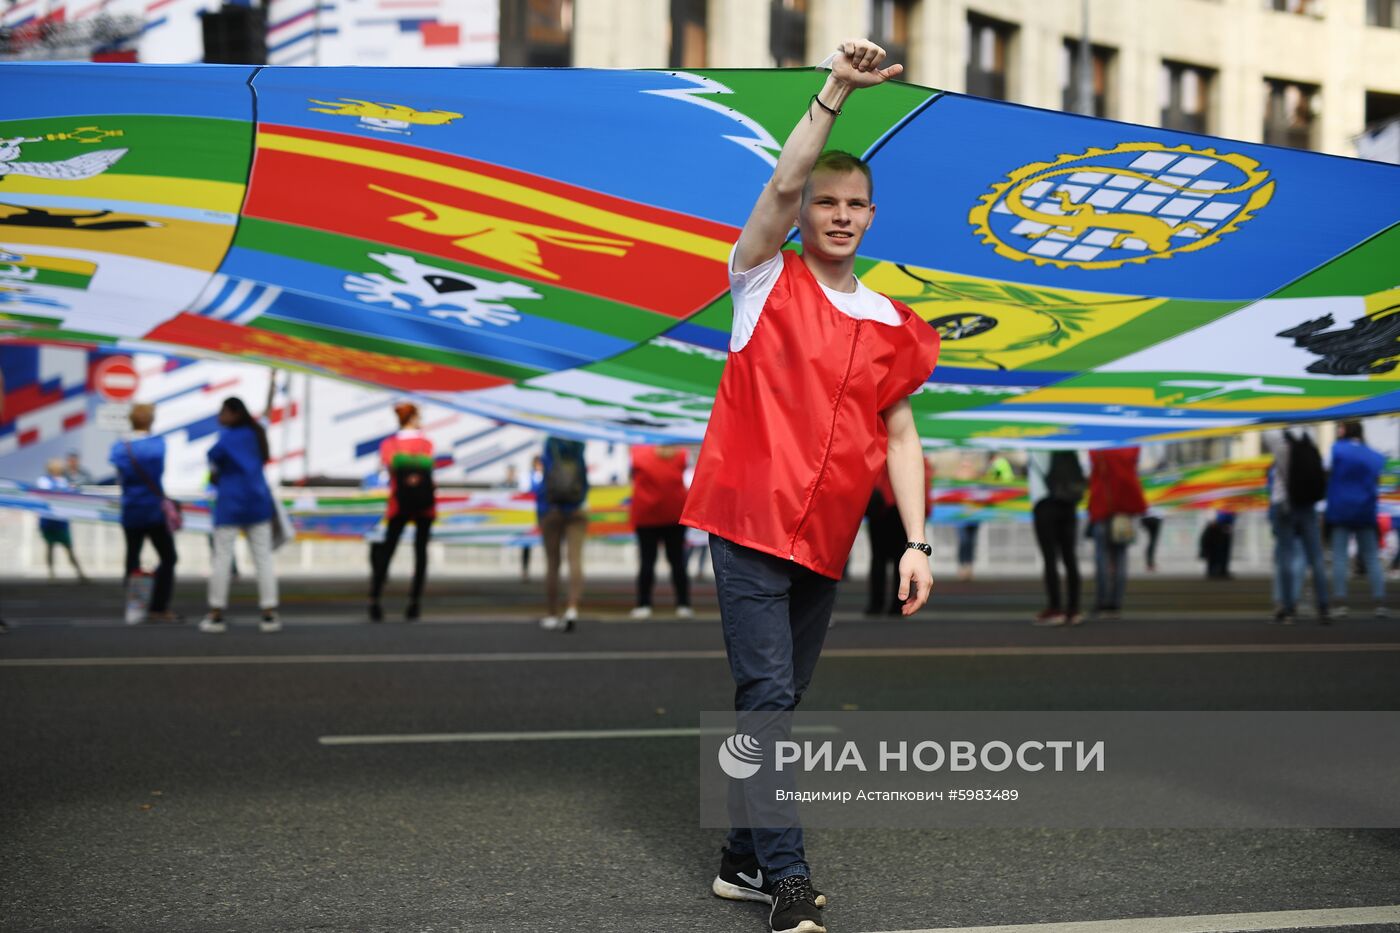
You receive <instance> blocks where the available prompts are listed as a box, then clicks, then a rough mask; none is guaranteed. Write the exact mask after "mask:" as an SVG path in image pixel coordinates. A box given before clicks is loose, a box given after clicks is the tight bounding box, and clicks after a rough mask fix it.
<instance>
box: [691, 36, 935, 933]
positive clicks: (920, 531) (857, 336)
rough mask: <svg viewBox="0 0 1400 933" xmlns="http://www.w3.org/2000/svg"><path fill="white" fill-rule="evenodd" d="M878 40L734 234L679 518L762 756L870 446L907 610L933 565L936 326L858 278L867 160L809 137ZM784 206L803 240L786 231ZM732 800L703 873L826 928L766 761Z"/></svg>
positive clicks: (781, 726)
mask: <svg viewBox="0 0 1400 933" xmlns="http://www.w3.org/2000/svg"><path fill="white" fill-rule="evenodd" d="M884 57H885V53H884V50H882V49H881V48H879V47H878V46H877V45H875V44H874V43H871V42H868V41H865V40H848V41H846V42H843V43H842V44H841V46H840V49H839V51H838V52H837V54H836V55H835V57H834V59H833V62H834V64H833V70H832V72H831V74H830V75H829V76H828V77H827V79H826V83H825V84H824V86H823V87H822V88H821V90H820V91H819V92H818V93H817V94H815V95H813V97H812V98H811V99H810V100H809V101H808V103H807V106H806V108H805V110H804V112H803V114H802V115H801V116H800V117H799V118H798V121H797V125H796V127H795V128H794V129H793V131H792V134H791V135H790V136H788V138H787V142H786V144H785V145H784V146H783V149H782V152H781V154H780V155H779V157H778V160H777V164H776V166H775V167H774V170H773V176H772V178H771V180H770V181H769V182H768V183H767V185H765V187H764V188H763V190H762V192H761V193H760V194H759V197H758V201H757V203H756V204H755V205H754V208H753V212H752V213H751V214H750V215H749V218H748V220H747V222H746V223H745V224H744V228H743V231H742V232H741V233H740V235H739V240H738V242H737V244H736V245H735V247H734V250H733V252H732V253H731V254H730V262H729V280H730V292H731V296H732V298H733V307H734V315H733V330H732V333H731V335H730V341H729V356H728V359H727V362H726V363H725V368H724V374H723V376H722V377H721V380H720V385H719V391H718V393H717V395H716V398H715V406H714V410H713V412H712V414H711V416H710V422H709V426H708V428H707V430H706V433H705V441H704V445H703V447H702V449H701V451H700V458H699V462H698V463H697V465H696V469H695V477H694V481H693V482H692V484H691V489H690V496H689V497H688V499H687V500H686V509H685V513H684V514H683V516H682V519H681V520H682V523H683V524H686V525H689V526H691V527H695V528H701V529H703V530H705V531H708V532H709V533H710V546H711V550H712V552H713V556H714V570H715V584H716V588H717V591H718V595H719V607H720V619H721V628H722V629H723V631H724V638H725V649H726V652H727V654H728V657H729V664H730V670H731V673H732V674H733V677H734V682H735V709H736V711H738V723H737V728H738V731H739V732H742V733H744V734H745V735H747V736H749V737H751V738H752V739H753V740H755V741H757V742H758V743H759V746H760V747H761V748H763V749H765V751H764V755H765V757H766V758H767V759H768V760H769V761H770V762H771V760H772V759H771V750H772V749H773V747H774V745H773V743H774V742H776V741H780V740H783V739H785V737H786V736H788V735H790V731H789V729H788V725H787V722H786V719H785V716H786V714H787V713H790V712H791V711H792V710H794V709H795V708H796V707H797V705H798V703H799V702H800V701H801V699H802V695H803V693H804V692H805V691H806V689H807V686H808V684H809V683H810V682H811V679H812V674H813V671H814V670H815V667H816V662H817V658H818V656H819V655H820V653H821V649H822V643H823V640H824V639H825V637H826V632H827V628H828V626H829V625H830V622H831V611H832V606H833V604H834V601H835V598H836V587H837V583H838V581H839V579H840V577H841V573H842V569H843V567H844V566H845V563H846V559H847V557H848V555H849V553H850V549H851V544H852V542H853V541H854V540H855V536H856V534H857V533H858V532H859V530H860V521H861V516H862V511H863V509H864V507H865V504H866V503H867V502H868V501H869V498H870V493H871V491H872V489H873V488H874V485H875V480H876V476H877V474H878V471H879V459H878V456H877V454H876V453H875V452H877V451H880V450H881V449H883V450H884V451H885V453H886V457H887V460H888V465H889V471H890V478H891V481H892V485H893V492H894V497H895V499H896V501H897V502H898V503H899V512H900V516H901V518H902V520H903V523H904V528H905V532H906V549H905V551H904V556H903V558H902V559H901V561H900V566H899V573H900V589H899V596H900V598H901V599H904V600H906V601H905V602H904V609H903V611H904V613H905V615H910V614H912V613H914V612H916V611H917V610H918V609H919V608H920V607H921V606H922V605H923V604H924V602H925V600H927V598H928V593H929V589H930V587H931V585H932V577H931V575H930V573H929V564H928V557H927V554H928V553H929V552H930V551H931V548H930V547H929V546H928V544H927V542H926V541H925V540H924V538H925V535H924V503H923V493H924V489H923V476H924V472H923V452H922V449H921V446H920V443H919V436H918V433H917V431H916V429H915V425H914V418H913V414H912V409H911V408H910V405H909V401H908V396H909V395H910V394H911V393H912V392H914V391H916V390H917V389H918V388H919V387H921V386H922V385H923V384H924V382H925V381H926V380H927V379H928V376H929V373H930V372H931V371H932V369H933V366H934V362H935V360H936V358H937V352H938V339H937V335H936V332H935V331H934V330H933V329H932V328H930V327H929V326H928V325H927V324H926V323H925V322H924V321H922V320H921V319H920V318H919V317H918V316H917V315H915V314H914V313H913V312H912V311H910V309H909V308H908V307H907V306H904V305H902V304H897V303H895V302H893V301H891V300H890V299H889V298H887V297H885V296H884V295H880V294H878V293H876V292H874V291H872V290H870V289H869V288H868V287H866V286H865V285H864V284H863V283H861V282H860V281H859V279H857V278H856V276H855V270H854V266H855V259H856V254H857V251H858V249H859V247H860V241H861V238H862V236H863V235H864V234H865V231H866V229H867V228H868V227H869V225H870V222H871V219H872V218H873V216H874V214H875V207H874V204H873V200H872V187H873V186H872V182H871V178H870V169H869V166H867V165H866V164H865V163H864V162H862V161H861V160H859V159H857V158H856V157H854V156H852V155H849V154H847V153H842V152H826V153H823V152H822V147H823V146H824V145H825V143H826V141H827V139H828V136H829V134H830V132H831V129H832V127H833V125H834V124H835V121H836V120H837V118H838V116H839V115H840V113H841V112H842V109H843V107H844V106H846V105H848V104H849V103H850V101H849V100H848V97H849V96H850V95H851V93H852V92H853V91H854V90H856V89H857V88H862V87H870V86H873V85H876V84H880V83H882V82H884V81H885V80H886V79H887V78H893V77H895V76H896V75H898V74H899V73H900V71H901V70H902V67H901V66H899V65H893V66H890V67H889V68H881V63H882V60H883V59H884ZM794 221H796V223H797V227H798V230H799V232H800V235H801V240H802V252H801V253H800V254H799V253H797V252H795V251H785V250H783V249H782V247H783V244H784V243H785V241H786V240H787V238H788V231H789V230H790V229H791V228H792V226H793V223H794ZM794 348H800V349H801V352H800V353H798V352H794ZM778 777H779V778H784V779H786V778H790V777H791V774H790V773H788V774H786V775H778ZM729 800H730V817H731V821H732V822H731V825H732V827H733V828H732V829H731V831H730V833H729V837H728V840H727V843H726V846H725V848H724V850H723V852H722V854H721V858H720V867H719V873H718V875H717V876H716V877H715V879H714V881H713V882H712V883H711V890H713V892H714V893H715V894H717V895H719V896H720V897H725V898H734V899H740V900H757V901H764V902H770V903H771V904H772V907H771V912H770V914H769V924H770V926H771V927H772V929H773V930H783V931H787V930H801V931H814V933H820V931H824V930H825V926H823V924H822V920H821V913H820V911H819V910H818V908H819V907H820V906H821V904H822V903H824V898H822V897H821V895H819V894H818V892H817V891H816V890H815V889H814V888H813V887H812V883H811V870H810V868H809V866H808V863H807V860H806V853H805V846H804V843H803V833H802V829H801V827H800V824H799V823H798V822H797V814H796V811H795V806H791V805H790V804H782V803H776V804H775V798H774V795H773V788H772V787H771V785H769V784H768V783H767V782H766V781H765V780H751V781H737V780H736V781H731V783H730V798H729ZM770 815H771V816H772V818H773V819H778V820H780V822H773V821H770ZM759 827H770V828H759ZM771 827H787V828H771Z"/></svg>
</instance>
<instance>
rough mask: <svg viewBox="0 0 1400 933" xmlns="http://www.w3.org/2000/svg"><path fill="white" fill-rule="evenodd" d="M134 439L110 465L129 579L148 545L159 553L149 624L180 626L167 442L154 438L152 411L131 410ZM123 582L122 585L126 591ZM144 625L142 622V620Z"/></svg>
mask: <svg viewBox="0 0 1400 933" xmlns="http://www.w3.org/2000/svg"><path fill="white" fill-rule="evenodd" d="M128 417H129V418H130V419H131V434H130V435H129V436H127V437H125V438H123V439H121V440H119V441H117V442H116V443H115V444H113V445H112V452H111V453H110V454H109V455H108V460H109V461H110V462H111V464H112V466H113V467H115V468H116V471H117V482H118V483H120V484H121V488H122V495H121V503H122V504H121V510H122V533H123V534H124V535H125V536H126V577H127V578H130V577H131V575H132V574H133V573H135V572H136V571H137V570H138V569H139V568H140V567H141V549H142V547H144V546H145V543H146V542H147V541H150V542H151V546H152V547H154V548H155V549H156V554H157V555H158V556H159V558H160V563H158V564H157V565H156V572H155V580H154V582H153V585H152V587H151V601H150V603H149V604H148V605H147V608H146V618H145V621H147V622H178V621H179V617H178V616H176V615H175V614H174V613H173V612H171V611H170V597H171V595H172V594H173V593H174V592H175V563H176V561H177V560H179V555H178V554H177V553H176V551H175V535H174V533H173V532H171V530H170V527H169V525H168V524H167V523H166V518H165V512H164V505H163V502H164V500H165V487H164V486H163V479H164V475H165V438H163V437H155V436H153V435H152V434H151V425H152V424H154V423H155V418H156V408H155V406H154V405H147V404H138V405H133V406H131V413H130V415H129V416H128ZM125 582H126V581H125V580H123V585H125ZM138 621H140V620H138Z"/></svg>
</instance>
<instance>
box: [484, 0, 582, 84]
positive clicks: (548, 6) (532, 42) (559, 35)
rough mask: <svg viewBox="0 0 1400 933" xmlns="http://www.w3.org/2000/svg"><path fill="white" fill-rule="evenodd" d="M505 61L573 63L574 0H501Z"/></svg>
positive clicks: (538, 64)
mask: <svg viewBox="0 0 1400 933" xmlns="http://www.w3.org/2000/svg"><path fill="white" fill-rule="evenodd" d="M500 33H501V39H500V42H501V64H502V65H510V66H521V65H524V66H527V67H542V68H567V67H568V66H569V65H571V64H572V63H573V34H574V4H573V0H501V26H500Z"/></svg>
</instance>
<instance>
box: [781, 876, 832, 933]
mask: <svg viewBox="0 0 1400 933" xmlns="http://www.w3.org/2000/svg"><path fill="white" fill-rule="evenodd" d="M768 925H769V926H770V927H772V929H773V933H826V927H825V926H823V925H822V915H821V911H819V910H818V909H817V892H815V891H813V890H812V879H810V878H808V877H807V876H806V875H789V876H788V877H786V878H784V879H782V880H781V881H778V882H775V883H774V885H773V912H772V913H771V914H769V915H768Z"/></svg>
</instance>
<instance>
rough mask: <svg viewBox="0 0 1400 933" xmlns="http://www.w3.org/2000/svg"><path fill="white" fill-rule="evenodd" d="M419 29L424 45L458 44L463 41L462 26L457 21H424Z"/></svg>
mask: <svg viewBox="0 0 1400 933" xmlns="http://www.w3.org/2000/svg"><path fill="white" fill-rule="evenodd" d="M418 31H419V33H421V34H422V36H423V45H424V46H434V45H457V44H459V43H460V42H461V41H462V38H461V37H462V27H461V26H458V25H457V24H456V23H424V24H423V25H422V26H419V27H418Z"/></svg>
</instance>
